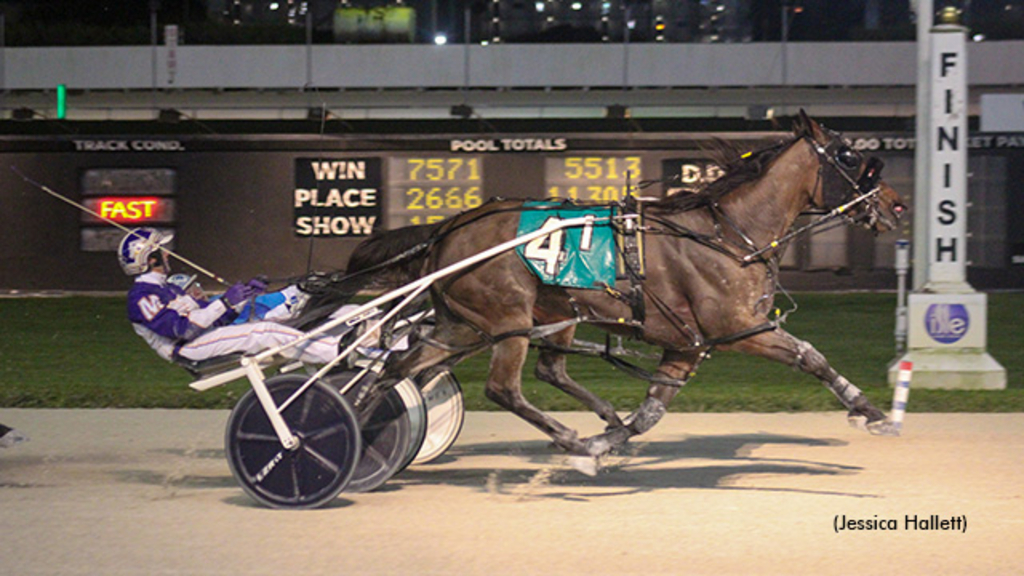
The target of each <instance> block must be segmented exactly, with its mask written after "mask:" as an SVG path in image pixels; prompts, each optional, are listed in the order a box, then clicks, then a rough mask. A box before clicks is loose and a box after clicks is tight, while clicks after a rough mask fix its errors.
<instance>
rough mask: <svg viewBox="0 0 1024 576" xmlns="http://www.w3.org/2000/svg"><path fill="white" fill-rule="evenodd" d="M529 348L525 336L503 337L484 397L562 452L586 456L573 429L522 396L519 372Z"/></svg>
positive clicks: (520, 373)
mask: <svg viewBox="0 0 1024 576" xmlns="http://www.w3.org/2000/svg"><path fill="white" fill-rule="evenodd" d="M529 348H530V341H529V339H528V338H526V337H512V338H506V339H504V340H502V341H500V342H498V343H497V344H496V345H495V346H494V354H493V356H492V357H491V369H490V373H489V374H488V376H487V384H486V387H485V388H484V393H485V395H486V396H487V397H488V398H489V399H491V400H492V401H493V402H495V403H496V404H498V405H499V406H501V407H502V408H505V409H506V410H509V411H511V412H513V413H514V414H516V415H517V416H519V417H520V418H522V419H524V420H526V421H527V422H529V423H530V424H533V425H534V426H536V427H537V428H539V429H540V430H542V431H543V432H544V433H545V434H547V435H548V436H550V437H551V438H552V440H554V442H555V444H556V445H557V446H559V447H560V448H562V449H563V450H566V451H567V452H569V453H572V454H586V448H585V447H584V445H583V443H582V442H580V440H579V439H578V437H577V434H576V431H575V430H573V429H571V428H568V427H566V426H565V425H563V424H562V423H561V422H559V421H557V420H555V419H554V418H551V417H550V416H548V415H547V414H545V413H543V412H541V411H540V410H539V409H538V408H537V407H536V406H534V405H533V404H530V403H529V401H527V400H526V397H525V396H523V389H522V370H523V364H524V363H525V362H526V353H527V352H528V351H529Z"/></svg>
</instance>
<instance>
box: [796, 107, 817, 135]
mask: <svg viewBox="0 0 1024 576" xmlns="http://www.w3.org/2000/svg"><path fill="white" fill-rule="evenodd" d="M811 122H812V121H811V118H810V117H809V116H807V112H805V111H804V109H803V108H801V109H800V113H799V114H797V117H796V120H794V121H793V134H795V135H797V136H800V137H802V136H812V137H813V136H814V129H813V127H812V124H811Z"/></svg>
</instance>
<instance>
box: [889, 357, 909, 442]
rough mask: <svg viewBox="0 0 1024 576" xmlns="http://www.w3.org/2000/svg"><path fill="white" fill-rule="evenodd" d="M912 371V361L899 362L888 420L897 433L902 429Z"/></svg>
mask: <svg viewBox="0 0 1024 576" xmlns="http://www.w3.org/2000/svg"><path fill="white" fill-rule="evenodd" d="M913 371H914V363H913V362H908V361H906V360H904V361H902V362H900V366H899V374H898V376H897V379H896V388H895V389H894V390H893V392H892V412H891V413H890V414H889V420H890V421H891V422H892V425H893V427H894V428H895V429H896V433H897V434H899V433H900V432H901V431H902V430H903V416H904V415H906V413H907V398H909V397H910V377H911V375H912V374H913Z"/></svg>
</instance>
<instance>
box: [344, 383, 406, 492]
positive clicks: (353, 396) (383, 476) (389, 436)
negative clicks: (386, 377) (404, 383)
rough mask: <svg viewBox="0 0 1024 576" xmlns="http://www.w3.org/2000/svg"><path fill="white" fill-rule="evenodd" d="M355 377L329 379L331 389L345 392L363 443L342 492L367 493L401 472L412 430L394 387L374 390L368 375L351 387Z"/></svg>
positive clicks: (403, 404)
mask: <svg viewBox="0 0 1024 576" xmlns="http://www.w3.org/2000/svg"><path fill="white" fill-rule="evenodd" d="M356 376H357V374H356V373H353V372H343V373H340V374H333V375H331V376H330V377H329V378H330V383H331V385H332V386H333V387H335V388H337V389H340V390H345V392H344V398H345V399H346V400H347V401H348V402H349V404H351V405H352V408H353V410H354V411H355V413H356V417H357V419H358V421H359V423H360V424H359V430H360V436H361V437H362V440H363V446H362V450H361V451H360V453H359V464H358V465H357V466H356V469H355V471H354V472H353V473H352V479H351V480H350V481H349V483H348V486H347V487H346V488H345V491H346V492H369V491H371V490H375V489H376V488H378V487H379V486H380V485H381V484H384V482H387V481H388V479H389V478H391V477H392V476H393V475H394V474H395V473H396V472H398V471H399V470H401V467H402V465H403V464H404V463H405V462H406V460H407V458H408V454H409V451H410V450H411V448H410V446H411V444H412V440H413V427H412V424H411V422H410V419H409V413H408V410H406V407H405V402H404V401H403V400H402V395H401V394H400V393H399V391H398V390H397V389H396V387H395V386H387V387H383V388H382V387H378V386H376V384H378V382H377V380H376V377H375V376H376V375H374V374H372V373H371V374H369V375H368V376H364V377H362V378H360V380H359V381H357V382H355V383H354V384H352V382H351V380H352V378H354V377H356Z"/></svg>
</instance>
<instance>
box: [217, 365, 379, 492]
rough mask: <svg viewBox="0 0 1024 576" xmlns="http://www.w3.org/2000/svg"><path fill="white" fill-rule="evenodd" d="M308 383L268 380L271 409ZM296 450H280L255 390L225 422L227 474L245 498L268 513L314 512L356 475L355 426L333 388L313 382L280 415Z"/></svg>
mask: <svg viewBox="0 0 1024 576" xmlns="http://www.w3.org/2000/svg"><path fill="white" fill-rule="evenodd" d="M305 381H306V377H305V376H301V375H298V374H287V375H281V376H275V377H273V378H270V379H268V380H267V382H266V385H267V389H268V390H269V391H270V395H271V397H273V399H274V403H275V404H276V405H278V406H280V405H282V404H283V403H284V402H285V401H286V400H287V399H288V398H289V397H291V396H292V394H293V393H294V392H295V391H296V390H298V389H299V387H300V386H302V385H303V384H304V383H305ZM281 416H282V417H283V418H284V420H285V422H286V423H287V424H288V428H289V429H290V430H291V432H292V434H294V435H295V436H297V437H298V439H299V444H298V446H297V447H296V448H294V449H292V450H289V449H286V448H284V447H283V446H282V445H281V441H280V439H278V437H277V434H276V433H275V432H274V429H273V426H272V425H271V424H270V419H269V418H268V417H267V414H266V412H265V411H264V410H263V406H262V405H261V404H260V402H259V400H258V399H257V397H256V393H255V391H254V390H250V391H249V392H248V393H246V394H245V395H244V396H243V397H242V399H241V400H239V401H238V404H236V405H235V408H234V409H233V410H232V411H231V416H230V417H229V418H228V424H227V430H226V432H225V438H224V444H225V449H226V451H227V457H228V465H229V466H230V467H231V473H232V474H233V475H234V476H235V478H236V479H237V480H238V482H239V484H241V485H242V489H243V490H245V492H246V493H247V494H249V496H252V497H253V498H254V499H255V500H256V501H258V502H260V503H261V504H264V505H266V506H270V507H272V508H316V507H318V506H322V505H323V504H325V503H327V502H330V501H331V500H333V499H334V498H336V497H337V496H338V493H339V492H341V491H342V490H344V489H345V487H346V485H347V484H348V482H349V480H350V479H351V478H352V475H353V473H354V471H355V469H356V463H357V462H358V458H359V448H360V445H361V440H360V432H359V425H358V421H357V420H356V416H355V413H354V412H353V411H352V408H351V407H350V406H349V404H348V402H347V401H346V400H345V399H344V398H342V397H341V395H340V394H338V392H337V391H336V390H334V389H333V388H331V387H329V386H327V385H325V384H323V383H322V382H315V383H314V384H313V385H312V386H310V387H309V388H308V389H307V390H306V391H305V392H303V393H302V395H301V396H300V397H299V398H298V399H296V400H295V401H294V402H292V403H291V404H290V405H289V406H288V407H287V408H286V409H285V410H284V412H283V413H282V414H281Z"/></svg>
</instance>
